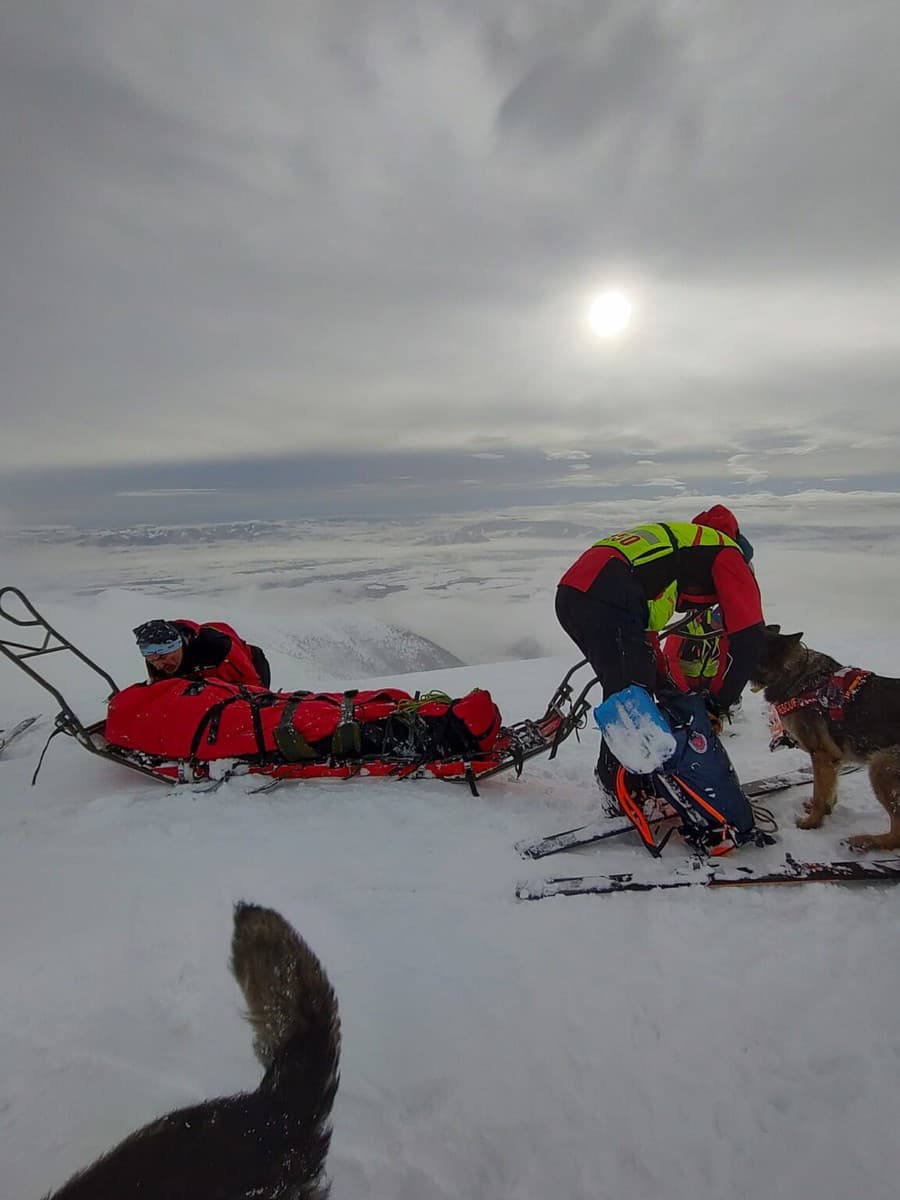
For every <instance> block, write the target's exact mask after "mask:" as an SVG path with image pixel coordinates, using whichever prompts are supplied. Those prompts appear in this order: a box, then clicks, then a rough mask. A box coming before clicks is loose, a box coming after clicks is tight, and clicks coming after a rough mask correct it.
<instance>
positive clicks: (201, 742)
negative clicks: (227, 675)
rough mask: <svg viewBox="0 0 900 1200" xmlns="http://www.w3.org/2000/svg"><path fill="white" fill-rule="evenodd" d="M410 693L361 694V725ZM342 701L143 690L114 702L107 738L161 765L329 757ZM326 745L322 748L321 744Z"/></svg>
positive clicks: (166, 684) (205, 685)
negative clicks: (190, 760)
mask: <svg viewBox="0 0 900 1200" xmlns="http://www.w3.org/2000/svg"><path fill="white" fill-rule="evenodd" d="M409 699H410V696H409V693H408V692H403V691H400V690H399V689H397V688H382V689H381V690H379V691H367V692H359V693H358V694H357V695H356V696H355V697H354V700H353V715H354V718H355V719H356V720H358V721H365V722H375V721H380V720H384V718H386V717H387V716H389V715H390V714H391V713H392V712H394V711H396V709H397V706H398V704H399V703H400V702H401V701H404V700H405V701H409ZM342 701H343V697H342V695H341V694H340V693H330V692H322V693H312V692H297V693H291V692H270V691H267V690H266V689H265V688H255V687H248V686H246V685H239V684H233V683H226V682H225V681H224V680H220V679H190V680H186V679H179V678H173V679H162V680H159V681H158V682H156V683H137V684H134V685H133V686H132V687H129V688H125V689H124V690H123V691H121V692H117V693H116V694H115V695H114V696H112V697H111V698H110V701H109V706H108V709H107V718H106V726H105V729H104V733H105V736H106V740H107V741H108V742H110V743H111V744H112V745H114V746H123V747H125V748H126V749H129V750H139V751H142V752H143V753H145V754H154V755H157V756H159V757H162V758H196V759H200V760H204V761H208V760H211V759H216V758H240V757H244V756H247V755H257V754H277V755H279V756H282V757H289V758H290V761H296V760H297V759H300V758H316V757H320V756H327V755H328V753H329V752H330V739H331V737H332V735H333V734H334V732H335V730H336V729H337V726H338V724H339V722H340V719H341V705H342ZM323 743H324V744H323Z"/></svg>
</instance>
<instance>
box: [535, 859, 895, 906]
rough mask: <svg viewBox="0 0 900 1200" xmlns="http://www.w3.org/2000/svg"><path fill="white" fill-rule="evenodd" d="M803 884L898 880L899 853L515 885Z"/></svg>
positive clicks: (553, 891)
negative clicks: (871, 858) (871, 857)
mask: <svg viewBox="0 0 900 1200" xmlns="http://www.w3.org/2000/svg"><path fill="white" fill-rule="evenodd" d="M791 883H794V884H799V883H900V857H897V858H887V859H881V860H874V861H871V862H866V861H863V860H850V861H846V862H822V863H816V862H802V861H799V860H798V859H795V858H792V857H791V855H789V854H788V855H785V861H784V866H782V867H776V868H774V869H773V870H766V869H765V868H763V869H761V870H756V869H754V868H753V867H725V866H721V865H719V864H712V865H710V864H705V863H704V862H703V861H702V860H699V859H698V860H696V861H695V865H694V866H693V867H691V866H687V867H679V868H676V869H675V871H674V872H672V873H670V874H669V875H663V876H660V877H659V878H658V879H654V878H652V877H650V876H642V875H640V874H636V873H635V872H633V871H627V872H622V873H621V874H610V875H573V876H569V877H560V878H555V879H538V880H534V881H531V882H528V881H525V882H522V883H519V884H517V885H516V897H517V898H518V899H519V900H545V899H547V898H549V897H550V896H590V895H593V896H606V895H610V894H611V893H613V892H655V891H666V890H670V889H673V888H698V887H702V888H737V887H769V886H773V885H775V884H791Z"/></svg>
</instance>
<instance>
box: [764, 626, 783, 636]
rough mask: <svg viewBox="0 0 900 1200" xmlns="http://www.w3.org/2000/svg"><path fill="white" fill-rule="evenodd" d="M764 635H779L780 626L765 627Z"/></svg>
mask: <svg viewBox="0 0 900 1200" xmlns="http://www.w3.org/2000/svg"><path fill="white" fill-rule="evenodd" d="M766 633H774V634H779V633H781V626H780V625H767V626H766Z"/></svg>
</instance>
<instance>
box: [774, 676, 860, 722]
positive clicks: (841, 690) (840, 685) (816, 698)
mask: <svg viewBox="0 0 900 1200" xmlns="http://www.w3.org/2000/svg"><path fill="white" fill-rule="evenodd" d="M872 674H873V672H872V671H864V670H863V669H862V668H861V667H841V669H840V670H839V671H835V673H834V674H833V675H831V676H829V677H828V679H826V680H825V682H824V683H816V684H814V685H813V686H812V687H810V688H807V689H806V691H805V692H801V693H800V695H799V696H792V697H791V698H790V700H783V701H781V703H779V704H775V705H773V707H774V709H775V711H776V712H777V713H778V715H779V716H780V717H783V716H786V715H787V713H791V712H796V710H797V709H798V708H819V709H821V710H822V712H823V713H824V714H825V716H827V717H828V719H829V720H831V721H833V722H834V723H835V724H836V725H840V724H841V722H842V721H843V720H844V710H845V709H846V707H847V705H848V704H849V703H850V701H851V700H852V699H853V698H854V697H855V695H856V693H857V692H858V691H859V689H860V688H861V687H862V685H863V684H864V683H865V682H866V680H867V679H871V677H872Z"/></svg>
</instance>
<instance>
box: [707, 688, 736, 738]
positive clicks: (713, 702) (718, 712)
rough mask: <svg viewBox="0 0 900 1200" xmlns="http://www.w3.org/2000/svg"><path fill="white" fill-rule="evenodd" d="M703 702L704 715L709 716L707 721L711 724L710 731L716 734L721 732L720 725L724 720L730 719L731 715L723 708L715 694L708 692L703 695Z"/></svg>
mask: <svg viewBox="0 0 900 1200" xmlns="http://www.w3.org/2000/svg"><path fill="white" fill-rule="evenodd" d="M703 702H704V704H705V705H706V715H707V716H708V717H709V723H710V725H712V731H713V733H714V734H715V735H716V737H718V736H719V734H720V733H721V732H722V726H723V725H724V724H725V722H726V721H730V720H731V716H730V714H729V712H728V709H727V708H723V707H722V705H721V704H720V703H719V701H718V700H717V699H716V698H715V696H712V695H710V693H709V692H707V693H706V695H705V696H704V697H703Z"/></svg>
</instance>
